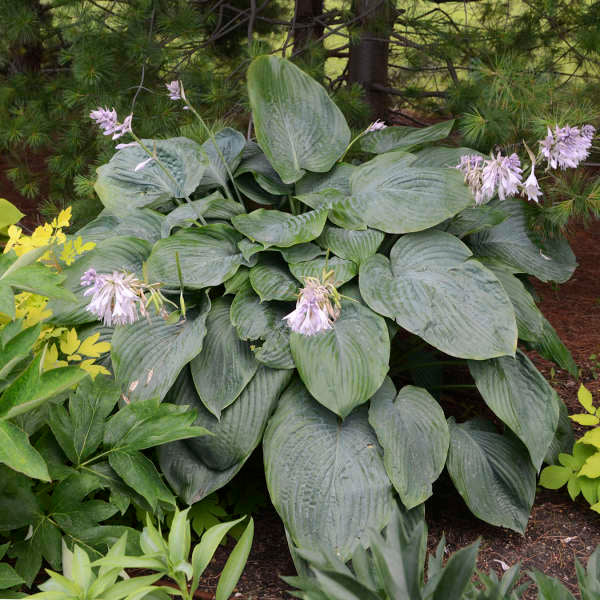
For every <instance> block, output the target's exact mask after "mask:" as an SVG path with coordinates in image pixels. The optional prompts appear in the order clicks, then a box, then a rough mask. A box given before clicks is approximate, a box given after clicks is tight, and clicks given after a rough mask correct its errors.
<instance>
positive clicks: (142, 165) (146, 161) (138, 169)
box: [133, 156, 154, 171]
mask: <svg viewBox="0 0 600 600" xmlns="http://www.w3.org/2000/svg"><path fill="white" fill-rule="evenodd" d="M153 160H154V156H150V157H148V158H147V159H146V160H143V161H142V162H140V163H138V164H137V165H135V168H134V169H133V170H134V171H141V170H142V169H143V168H144V167H145V166H146V165H147V164H148V163H151V162H152V161H153Z"/></svg>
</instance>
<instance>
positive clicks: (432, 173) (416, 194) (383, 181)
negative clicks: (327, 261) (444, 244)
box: [350, 152, 473, 233]
mask: <svg viewBox="0 0 600 600" xmlns="http://www.w3.org/2000/svg"><path fill="white" fill-rule="evenodd" d="M350 182H351V185H352V199H353V200H354V201H355V205H354V209H355V210H357V211H358V212H359V213H360V214H361V215H362V218H363V220H364V222H365V223H366V224H367V225H369V226H370V227H373V228H375V229H380V230H381V231H385V232H387V233H409V232H412V231H422V230H424V229H429V228H430V227H433V226H434V225H437V224H438V223H441V222H442V221H445V220H446V219H448V218H450V217H452V216H454V215H455V214H456V213H458V212H460V211H461V210H463V209H464V208H466V207H467V206H469V205H470V204H471V203H472V202H473V197H472V195H471V192H470V191H469V188H468V187H467V186H466V185H465V184H464V181H463V176H462V174H461V173H459V172H458V171H457V170H455V169H447V168H439V167H422V166H421V165H420V164H419V162H418V160H417V158H416V156H415V155H414V154H408V153H406V152H391V153H389V154H381V155H379V156H378V157H377V158H374V159H373V160H370V161H369V162H367V163H365V164H363V165H361V166H360V167H358V168H357V169H356V170H355V171H354V173H353V174H352V177H351V179H350Z"/></svg>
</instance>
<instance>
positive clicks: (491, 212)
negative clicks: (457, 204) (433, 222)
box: [442, 204, 507, 238]
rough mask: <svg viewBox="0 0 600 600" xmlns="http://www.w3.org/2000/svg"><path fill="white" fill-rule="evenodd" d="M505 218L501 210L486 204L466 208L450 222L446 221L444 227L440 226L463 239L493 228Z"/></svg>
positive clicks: (505, 215)
mask: <svg viewBox="0 0 600 600" xmlns="http://www.w3.org/2000/svg"><path fill="white" fill-rule="evenodd" d="M506 217H507V214H506V213H505V212H504V211H503V210H501V209H500V208H495V207H493V206H489V205H487V204H486V205H481V206H468V207H467V208H465V209H464V210H461V211H460V212H459V213H458V214H457V215H455V216H454V217H453V218H452V219H450V221H447V223H446V227H443V226H442V228H443V229H444V230H445V231H447V232H448V233H451V234H452V235H455V236H456V237H459V238H463V237H465V236H466V235H471V234H473V233H478V232H479V231H482V230H484V229H490V228H491V227H495V226H496V225H499V224H500V223H502V221H504V219H506Z"/></svg>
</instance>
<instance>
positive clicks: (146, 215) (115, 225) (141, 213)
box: [70, 208, 165, 244]
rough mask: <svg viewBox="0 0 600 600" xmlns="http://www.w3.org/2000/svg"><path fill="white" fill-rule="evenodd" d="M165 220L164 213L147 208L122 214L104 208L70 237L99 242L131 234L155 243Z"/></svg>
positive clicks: (158, 238)
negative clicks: (115, 213) (118, 214)
mask: <svg viewBox="0 0 600 600" xmlns="http://www.w3.org/2000/svg"><path fill="white" fill-rule="evenodd" d="M164 220H165V217H164V216H163V215H161V214H160V213H158V212H155V211H153V210H150V209H147V208H144V209H141V210H136V211H135V212H131V213H127V214H124V215H120V216H117V215H114V214H113V213H111V212H110V211H109V210H106V209H104V210H103V211H102V212H101V213H100V214H99V215H98V216H97V217H96V218H95V219H94V220H93V221H90V222H89V223H88V224H87V225H85V226H83V227H82V228H81V229H79V230H78V231H77V233H76V234H74V235H73V236H70V237H73V238H76V237H78V236H81V238H82V240H83V241H84V242H96V243H99V242H102V241H104V240H107V239H109V238H112V237H122V236H131V237H136V238H139V239H141V240H147V241H148V242H150V243H151V244H154V242H157V241H158V240H160V237H161V236H160V231H161V226H162V225H163V221H164Z"/></svg>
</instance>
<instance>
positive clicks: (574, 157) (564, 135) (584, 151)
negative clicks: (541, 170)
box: [539, 125, 596, 169]
mask: <svg viewBox="0 0 600 600" xmlns="http://www.w3.org/2000/svg"><path fill="white" fill-rule="evenodd" d="M595 133H596V129H595V128H594V127H593V126H592V125H584V126H583V127H582V128H581V129H579V127H570V126H569V125H566V126H565V127H559V126H558V125H557V126H556V127H555V128H554V131H552V130H551V129H550V127H548V135H547V136H546V137H545V138H544V139H543V140H542V141H541V142H539V144H540V150H541V152H542V154H543V156H544V157H545V158H546V160H547V161H548V165H549V166H550V167H551V168H553V169H556V168H557V167H559V168H561V169H567V168H575V167H577V166H578V165H579V163H580V162H581V161H582V160H585V159H586V158H587V157H588V156H589V154H590V148H591V146H592V139H593V137H594V135H595Z"/></svg>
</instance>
